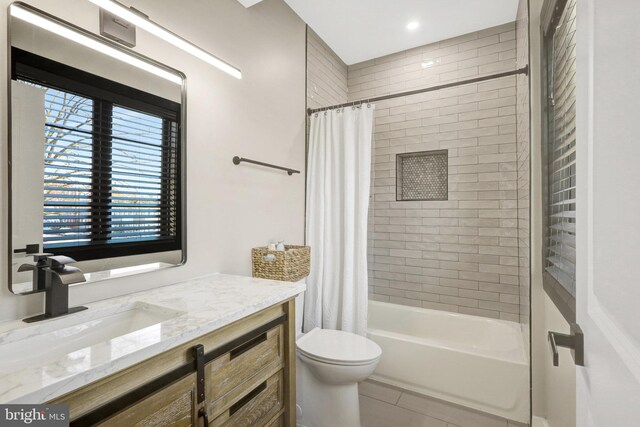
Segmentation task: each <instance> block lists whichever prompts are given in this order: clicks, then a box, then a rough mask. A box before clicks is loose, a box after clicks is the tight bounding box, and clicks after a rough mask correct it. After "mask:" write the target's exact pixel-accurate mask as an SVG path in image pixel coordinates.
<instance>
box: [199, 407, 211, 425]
mask: <svg viewBox="0 0 640 427" xmlns="http://www.w3.org/2000/svg"><path fill="white" fill-rule="evenodd" d="M198 417H199V418H202V421H203V423H202V424H203V426H204V427H209V414H207V410H206V409H205V408H200V410H199V411H198Z"/></svg>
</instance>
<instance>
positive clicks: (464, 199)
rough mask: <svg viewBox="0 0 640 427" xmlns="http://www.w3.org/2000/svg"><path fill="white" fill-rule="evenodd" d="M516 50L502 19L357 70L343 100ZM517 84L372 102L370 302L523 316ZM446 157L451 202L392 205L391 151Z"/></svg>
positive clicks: (459, 70)
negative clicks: (439, 153) (492, 25)
mask: <svg viewBox="0 0 640 427" xmlns="http://www.w3.org/2000/svg"><path fill="white" fill-rule="evenodd" d="M515 48H516V41H515V23H509V24H505V25H502V26H499V27H495V28H490V29H487V30H483V31H480V32H476V33H472V34H467V35H464V36H460V37H456V38H455V39H451V40H445V41H441V42H438V43H434V44H431V45H427V46H423V47H419V48H416V49H411V50H408V51H404V52H399V53H396V54H393V55H389V56H386V57H383V58H377V59H375V60H372V61H367V62H366V63H362V64H356V65H352V66H349V69H348V91H347V96H348V99H349V100H359V99H366V98H367V97H372V96H377V95H384V94H390V93H395V92H402V91H405V90H411V89H418V88H423V87H428V86H433V85H439V84H442V83H446V82H452V81H456V80H460V79H467V78H471V77H478V76H481V75H487V74H493V73H496V72H501V71H507V70H513V69H515V67H516V62H515V58H516V50H515ZM429 61H433V65H432V66H431V67H429V68H422V63H423V62H429ZM516 83H517V82H516V77H513V76H510V77H505V78H501V79H498V80H489V81H486V82H481V83H476V84H469V85H464V86H457V87H453V88H449V89H444V90H439V91H434V92H426V93H422V94H417V95H412V96H407V97H402V98H396V99H391V100H387V101H382V102H377V103H376V116H375V129H374V152H373V168H372V169H373V175H372V187H371V208H370V212H369V213H370V215H369V216H370V220H369V291H370V298H371V299H373V300H379V301H388V302H392V303H398V304H405V305H411V306H420V307H425V308H433V309H438V310H446V311H454V312H461V313H467V314H473V315H478V316H485V317H492V318H501V319H505V320H512V321H519V320H520V317H519V316H520V310H521V308H520V305H521V298H522V296H521V295H522V294H521V292H520V289H519V283H520V276H521V269H520V268H519V260H521V257H520V248H519V238H520V235H521V233H520V229H519V226H520V225H521V222H520V221H519V213H520V207H521V203H519V195H520V194H519V190H520V182H519V178H520V177H521V174H520V171H519V169H518V165H519V162H520V160H521V153H520V151H519V148H521V147H520V146H519V145H518V141H519V139H518V135H519V134H518V127H517V125H518V117H517V115H516V107H517V105H518V101H519V98H518V96H517V87H516ZM444 149H446V150H448V164H449V166H448V168H449V171H448V185H449V193H448V200H446V201H417V202H416V201H409V202H405V201H396V164H397V163H396V155H398V154H403V153H411V152H417V151H430V150H444Z"/></svg>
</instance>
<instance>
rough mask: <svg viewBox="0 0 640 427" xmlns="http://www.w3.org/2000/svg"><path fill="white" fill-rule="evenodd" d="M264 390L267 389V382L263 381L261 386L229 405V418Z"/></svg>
mask: <svg viewBox="0 0 640 427" xmlns="http://www.w3.org/2000/svg"><path fill="white" fill-rule="evenodd" d="M266 389H267V382H266V381H265V382H263V383H262V384H260V385H259V386H258V387H256V388H254V389H253V390H251V391H250V392H249V393H247V395H246V396H245V397H243V398H242V399H240V400H238V401H237V402H236V403H234V404H233V405H231V407H230V408H229V416H231V415H233V414H235V413H236V412H238V411H239V410H240V409H242V408H244V405H246V404H247V403H249V402H251V401H252V400H253V398H254V397H256V396H257V395H259V394H260V393H262V392H263V391H264V390H266Z"/></svg>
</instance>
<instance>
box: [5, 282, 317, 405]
mask: <svg viewBox="0 0 640 427" xmlns="http://www.w3.org/2000/svg"><path fill="white" fill-rule="evenodd" d="M304 290H305V285H304V284H302V283H290V282H279V281H273V280H264V279H255V278H251V277H243V276H232V275H225V274H214V275H211V276H205V277H200V278H197V279H193V280H188V281H184V282H180V283H177V284H174V285H169V286H163V287H159V288H157V289H153V290H149V291H144V292H138V293H134V294H129V295H124V296H121V297H116V298H111V299H107V300H103V301H98V302H95V303H91V304H86V306H87V307H88V308H89V309H88V310H84V311H81V312H79V313H75V314H71V315H68V316H64V317H61V318H58V319H52V320H47V321H42V322H38V323H31V324H27V323H24V322H22V321H21V320H15V321H10V322H4V323H0V403H43V402H46V401H49V400H52V399H54V398H56V397H58V396H61V395H63V394H66V393H68V392H70V391H73V390H75V389H78V388H80V387H82V386H84V385H87V384H89V383H91V382H93V381H96V380H99V379H101V378H104V377H106V376H108V375H111V374H113V373H115V372H118V371H120V370H122V369H125V368H127V367H129V366H132V365H134V364H136V363H138V362H141V361H143V360H145V359H148V358H150V357H153V356H155V355H157V354H160V353H162V352H164V351H167V350H169V349H171V348H174V347H176V346H178V345H180V344H183V343H185V342H188V341H190V340H192V339H195V338H197V337H199V336H201V335H204V334H206V333H209V332H211V331H214V330H216V329H219V328H221V327H223V326H226V325H228V324H230V323H232V322H234V321H236V320H239V319H242V318H244V317H246V316H249V315H251V314H253V313H256V312H258V311H260V310H262V309H265V308H267V307H270V306H272V305H275V304H278V303H281V302H283V301H285V300H287V299H289V298H292V297H294V296H296V295H297V294H299V293H300V292H302V291H304ZM149 306H152V307H153V308H154V309H155V310H156V311H155V312H154V315H158V316H160V319H163V318H162V316H163V315H166V317H167V319H166V320H163V321H161V322H160V323H157V324H154V325H153V326H150V327H145V328H142V329H139V330H136V331H134V332H131V333H128V334H127V335H125V336H119V337H117V338H113V339H109V340H105V341H104V342H99V343H97V344H96V343H92V344H91V345H88V346H86V347H82V344H77V343H76V344H75V347H76V348H74V351H73V352H70V353H67V352H66V350H63V351H62V352H63V353H65V354H61V353H60V349H59V348H56V345H57V344H59V343H62V344H64V340H65V337H64V336H61V335H64V333H58V332H56V334H52V335H53V337H54V339H52V340H51V341H52V342H51V343H50V344H48V345H47V347H48V348H43V349H42V350H41V351H42V353H41V354H39V355H38V357H37V362H36V363H31V362H29V361H28V360H27V361H23V359H22V358H21V357H20V351H21V348H20V347H21V342H20V340H22V339H24V338H28V337H33V336H36V335H37V336H45V334H46V333H47V332H48V331H50V330H51V328H52V325H54V322H60V321H61V320H62V319H65V320H64V322H67V323H68V322H71V323H75V326H73V327H72V328H67V329H68V330H71V329H72V330H73V333H75V332H77V330H78V328H84V329H89V328H91V327H92V326H91V322H92V321H93V319H95V318H96V316H108V315H111V314H117V313H122V312H124V311H127V310H131V309H132V308H142V309H146V308H148V307H149ZM158 309H159V311H158ZM158 313H159V314H158ZM132 321H134V322H135V321H136V319H133V320H132ZM58 324H59V323H58ZM98 327H107V328H108V327H115V326H113V325H112V326H109V325H108V324H104V325H102V326H98ZM69 335H71V333H70V334H69ZM69 339H74V338H73V337H71V338H69ZM78 346H80V348H77V347H78ZM3 347H4V349H5V350H3ZM23 350H25V351H27V350H28V349H26V348H24V349H23ZM3 351H4V354H2V352H3ZM3 365H4V369H3Z"/></svg>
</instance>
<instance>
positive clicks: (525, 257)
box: [515, 0, 531, 355]
mask: <svg viewBox="0 0 640 427" xmlns="http://www.w3.org/2000/svg"><path fill="white" fill-rule="evenodd" d="M528 4H529V2H528V1H527V0H520V2H519V4H518V14H517V21H516V33H515V35H516V53H517V54H516V60H517V66H518V67H519V68H521V67H525V66H528V65H529V7H528ZM529 94H530V90H529V77H528V76H525V75H518V78H517V81H516V120H517V125H516V129H517V151H516V153H517V156H518V160H517V166H518V167H517V172H518V179H517V183H518V187H517V192H518V267H519V269H520V271H519V285H520V292H519V303H520V323H522V324H523V328H522V329H523V334H524V337H525V343H526V349H527V353H528V354H529V355H530V354H531V351H530V339H529V338H530V333H529V331H530V328H529V326H530V293H531V291H530V265H531V247H530V231H529V230H530V199H531V175H530V163H531V160H530V155H529V153H530V151H531V143H530V138H531V137H530V95H529Z"/></svg>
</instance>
